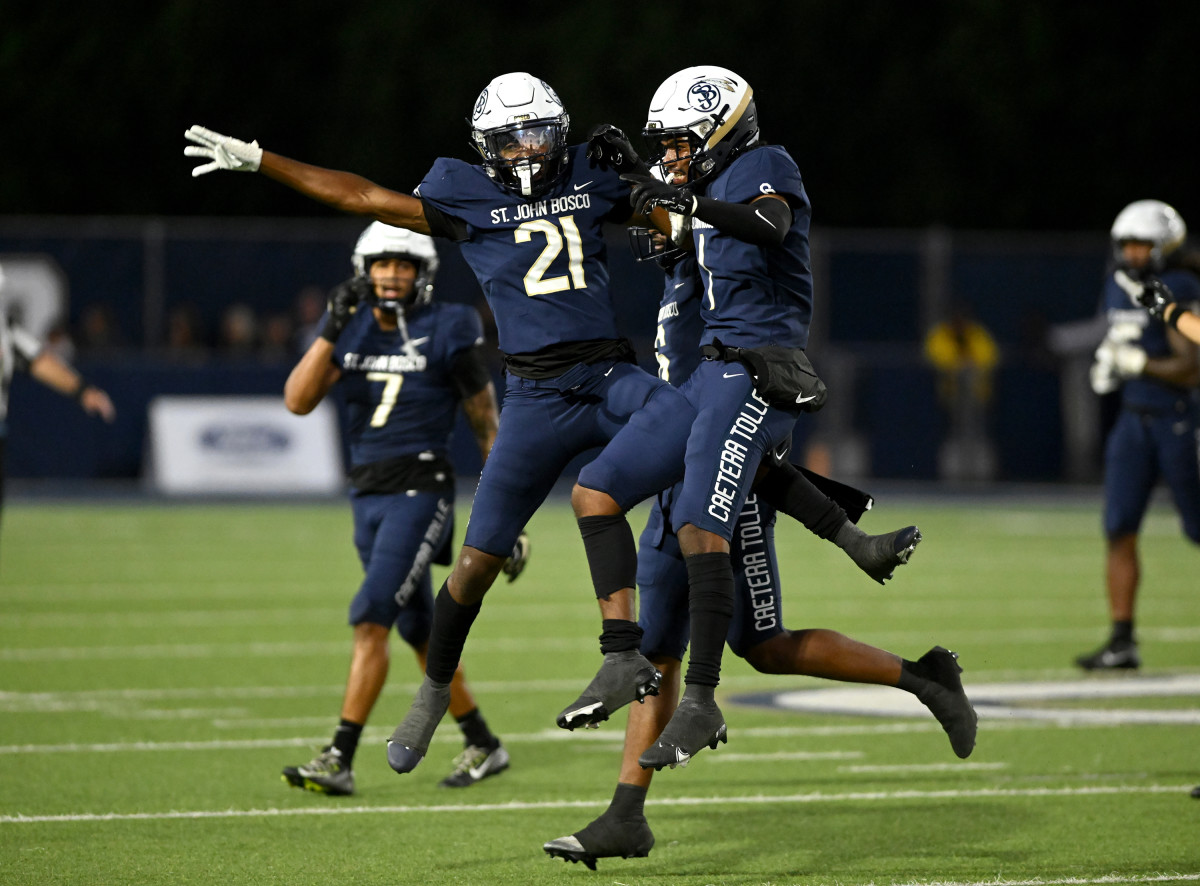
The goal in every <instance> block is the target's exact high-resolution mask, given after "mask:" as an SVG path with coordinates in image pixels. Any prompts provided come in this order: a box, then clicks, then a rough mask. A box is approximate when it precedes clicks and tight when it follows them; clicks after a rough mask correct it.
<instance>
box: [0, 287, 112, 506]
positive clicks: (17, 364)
mask: <svg viewBox="0 0 1200 886" xmlns="http://www.w3.org/2000/svg"><path fill="white" fill-rule="evenodd" d="M4 289H5V286H4V269H3V268H2V267H0V506H2V505H3V503H4V450H5V441H6V438H7V436H8V392H9V388H10V386H11V385H12V377H13V373H15V372H24V373H28V374H29V377H30V378H32V379H34V380H35V381H37V382H39V383H41V384H43V385H45V386H46V387H48V388H51V389H53V390H55V391H58V392H59V393H60V394H62V395H63V396H65V397H71V398H73V399H74V400H75V402H77V403H78V404H79V408H80V409H82V410H83V411H84V412H86V413H87V414H88V415H93V416H96V417H97V418H100V419H102V420H103V421H105V422H107V423H108V424H112V423H113V422H114V421H116V418H117V410H116V408H115V407H114V406H113V403H112V400H111V399H109V396H108V394H107V393H106V392H105V391H104V390H103V389H102V388H99V387H97V386H96V385H93V384H90V383H89V382H88V381H87V380H86V379H85V378H83V376H81V375H80V374H79V373H78V372H76V371H75V369H74V367H72V366H71V365H70V364H68V363H66V362H65V361H64V360H63V359H62V358H60V357H59V356H58V355H57V354H55V353H54V351H52V350H50V349H49V348H47V347H46V346H45V344H44V342H42V341H41V340H40V339H39V338H38V337H37V336H35V335H34V334H33V333H31V332H30V331H29V330H27V329H25V328H24V327H23V326H20V325H18V324H17V323H14V322H13V321H12V319H11V318H10V317H9V307H8V299H7V297H6V296H5V292H4Z"/></svg>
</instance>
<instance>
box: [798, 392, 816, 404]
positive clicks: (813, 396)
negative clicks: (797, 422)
mask: <svg viewBox="0 0 1200 886" xmlns="http://www.w3.org/2000/svg"><path fill="white" fill-rule="evenodd" d="M815 399H817V395H816V394H809V395H808V396H807V397H805V396H804V395H803V394H797V395H796V402H797V403H807V402H808V401H809V400H815Z"/></svg>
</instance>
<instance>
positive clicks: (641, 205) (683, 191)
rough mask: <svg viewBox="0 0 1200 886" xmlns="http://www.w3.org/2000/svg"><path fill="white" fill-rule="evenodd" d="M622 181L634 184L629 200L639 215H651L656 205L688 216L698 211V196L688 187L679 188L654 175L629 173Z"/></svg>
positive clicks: (623, 176)
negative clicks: (661, 180)
mask: <svg viewBox="0 0 1200 886" xmlns="http://www.w3.org/2000/svg"><path fill="white" fill-rule="evenodd" d="M621 181H627V182H629V183H630V184H631V185H633V190H632V191H630V192H629V202H630V203H631V204H633V211H634V212H635V213H637V214H638V215H649V214H650V210H651V209H654V208H655V207H656V206H658V207H661V208H663V209H665V210H667V212H675V213H678V214H679V215H682V216H684V217H685V218H688V217H690V216H691V215H692V213H693V212H695V211H696V197H695V195H693V194H692V192H691V191H689V190H688V189H687V188H677V187H675V186H674V185H668V184H666V183H665V182H660V181H659V180H658V179H656V178H655V177H654V176H652V175H641V174H639V173H628V174H626V175H622V176H621Z"/></svg>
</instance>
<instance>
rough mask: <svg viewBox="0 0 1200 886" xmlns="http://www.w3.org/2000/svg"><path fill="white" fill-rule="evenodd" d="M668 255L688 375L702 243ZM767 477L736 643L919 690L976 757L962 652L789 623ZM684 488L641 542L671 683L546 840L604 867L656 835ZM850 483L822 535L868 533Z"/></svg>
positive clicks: (668, 307) (567, 855)
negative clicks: (604, 789)
mask: <svg viewBox="0 0 1200 886" xmlns="http://www.w3.org/2000/svg"><path fill="white" fill-rule="evenodd" d="M673 169H674V170H675V174H676V180H677V181H679V182H680V183H682V182H683V181H686V178H685V177H681V175H682V173H683V172H685V171H686V165H685V164H683V165H681V167H673ZM651 238H652V235H651ZM659 254H660V258H659V263H660V265H662V267H663V268H664V270H666V271H667V277H666V286H665V289H664V293H663V300H662V305H661V307H660V309H659V315H658V316H659V323H658V330H657V335H656V338H655V349H656V355H657V357H658V363H659V367H660V370H659V374H660V375H661V376H662V377H663V378H667V379H669V380H671V381H672V382H673V383H675V384H682V383H683V382H684V381H685V380H686V379H687V378H688V377H689V376H690V375H691V373H692V372H693V371H694V370H695V368H696V366H697V364H698V363H699V362H700V352H699V350H698V349H697V347H696V342H697V341H698V340H699V338H700V336H701V333H702V329H703V324H702V321H701V316H700V301H701V298H702V289H701V284H700V277H699V274H698V271H697V268H696V258H695V256H694V255H693V254H691V253H688V252H684V251H682V250H679V249H667V250H665V251H664V252H661V253H659ZM816 479H817V481H818V482H826V483H827V482H829V481H825V480H824V478H816ZM768 485H769V484H768ZM761 486H762V484H761V483H760V485H758V486H756V487H755V489H754V491H753V492H751V494H750V495H749V496H748V497H747V499H746V504H745V506H744V507H743V509H742V512H741V514H740V515H739V517H738V521H737V524H736V526H735V529H734V532H733V536H732V539H731V560H732V563H733V574H734V580H735V597H734V614H733V619H732V621H731V622H730V625H729V632H728V635H727V637H726V642H727V643H728V645H729V648H730V649H732V650H733V652H734V653H735V654H736V655H738V656H740V657H742V658H744V659H746V660H747V661H748V662H750V663H751V664H752V665H753V666H754V668H755V669H756V670H758V671H760V672H762V673H768V674H800V675H805V676H815V677H823V678H826V679H833V680H843V681H849V682H859V683H875V684H880V685H887V686H897V687H899V688H901V689H904V690H906V691H908V692H911V693H913V694H915V695H916V696H917V697H918V698H919V699H920V700H921V701H922V702H923V703H924V704H925V705H926V706H927V707H928V708H929V709H930V711H931V712H932V713H933V714H934V716H935V717H937V719H938V721H939V722H940V723H941V724H942V726H943V728H944V729H945V730H946V732H947V734H948V735H949V737H950V742H951V747H952V748H953V750H954V752H955V753H956V754H957V755H958V756H959V757H967V756H969V755H970V753H971V751H972V749H973V747H974V743H975V730H976V723H977V718H976V716H975V712H974V710H973V708H972V707H971V704H970V701H969V700H968V699H967V696H966V693H965V692H964V690H963V687H962V682H961V679H960V678H959V676H958V675H959V673H960V672H961V668H960V667H959V666H958V665H957V663H956V656H955V655H954V653H952V652H949V651H948V650H946V649H944V648H942V647H940V646H939V647H934V648H933V649H931V650H929V652H927V653H926V654H925V655H923V656H922V657H921V658H920V659H919V660H918V661H915V662H913V661H907V660H902V659H901V658H900V657H899V656H897V655H893V654H892V653H890V652H886V651H884V650H882V649H878V648H875V647H872V646H868V645H867V644H864V643H860V642H858V641H856V640H853V639H852V638H850V637H847V636H845V635H843V634H840V633H838V632H836V631H832V630H826V629H806V630H796V631H791V630H788V629H787V628H785V627H784V625H783V610H782V596H781V588H780V583H779V575H778V568H777V565H776V559H775V544H774V524H775V509H774V508H773V507H772V506H771V505H770V504H769V503H767V501H766V500H765V498H766V494H765V493H764V492H763V491H762V488H761ZM679 491H680V485H678V484H677V485H676V486H675V487H673V489H671V490H668V491H666V492H664V493H662V494H660V495H659V496H658V498H657V499H656V501H655V503H654V507H653V508H652V509H651V513H650V517H649V519H648V520H647V523H646V528H645V529H644V530H643V532H642V535H641V537H640V539H639V542H638V566H637V585H638V590H639V592H640V597H641V608H640V612H639V618H638V623H639V625H640V626H641V627H642V629H643V632H644V633H643V637H642V646H641V651H642V654H644V655H645V656H646V657H647V658H648V659H649V660H650V661H651V662H652V663H653V664H654V666H655V667H657V668H658V669H659V671H660V672H661V673H662V675H663V678H662V684H661V688H660V692H659V694H658V696H656V697H654V698H648V699H646V701H645V703H644V704H643V705H641V706H631V707H630V709H629V720H628V723H627V725H626V730H625V745H624V751H623V755H622V760H621V771H620V776H619V779H618V784H617V788H616V791H615V793H614V794H613V798H612V801H611V802H610V804H609V806H608V808H607V809H606V810H605V811H604V812H603V813H602V814H601V815H600V816H599V817H597V818H596V819H595V820H593V821H592V822H591V823H589V824H588V825H587V826H586V827H584V828H583V829H582V830H580V831H577V832H575V833H574V834H570V835H568V836H565V837H559V838H558V839H555V840H551V841H550V842H548V843H546V844H545V845H544V846H543V849H544V850H545V851H546V852H547V853H548V854H549V855H551V856H554V857H559V858H564V859H566V860H568V861H572V862H576V861H581V862H583V863H584V864H585V865H587V866H588V867H589V868H592V869H593V870H594V869H595V867H596V861H597V859H600V858H611V857H621V858H637V857H642V856H645V855H647V854H648V853H649V851H650V849H651V848H652V847H653V845H654V834H653V832H652V831H651V830H650V826H649V824H648V822H647V821H646V817H645V808H644V807H645V799H646V794H647V791H648V790H649V786H650V782H651V779H652V776H653V774H654V770H653V769H644V768H642V767H641V766H639V765H638V757H639V755H640V754H641V753H642V752H643V751H645V750H646V749H647V748H649V747H650V746H651V745H652V744H653V743H654V742H655V740H656V739H657V738H658V736H659V733H660V732H661V731H662V729H663V727H664V726H665V725H666V724H667V722H668V721H669V720H670V718H671V715H672V713H673V712H674V710H675V705H676V700H677V698H678V694H679V677H680V671H681V667H682V659H683V652H684V649H685V648H686V647H687V643H688V616H687V613H688V601H687V598H688V575H687V568H686V566H685V561H684V557H683V554H682V552H681V551H680V544H679V539H678V537H677V535H676V534H675V533H674V532H673V531H672V529H671V516H670V512H671V503H672V501H673V500H674V498H675V496H677V495H678V494H679ZM835 494H837V492H835ZM841 494H842V500H843V501H844V502H846V508H845V509H843V507H841V506H840V505H839V504H838V503H837V502H836V501H833V500H827V504H826V505H825V507H824V508H818V507H816V506H813V507H810V509H809V510H810V512H812V513H813V514H814V515H815V517H816V519H815V520H813V521H811V522H809V521H805V525H806V526H807V527H808V528H809V529H810V530H811V531H813V532H814V534H817V535H818V536H820V537H823V538H827V539H829V540H831V541H834V542H835V543H838V544H839V545H840V546H842V547H846V545H845V544H844V542H843V539H844V538H845V534H846V532H845V528H844V527H845V524H847V523H849V524H850V526H851V527H852V529H853V532H855V533H859V534H861V530H859V529H857V527H855V526H854V523H855V522H856V521H857V520H858V518H859V517H860V516H861V515H862V513H863V511H864V507H863V505H864V504H865V505H867V506H869V505H870V504H871V499H870V497H869V496H864V497H863V499H861V500H860V503H859V505H858V506H857V507H855V505H854V504H853V503H851V500H850V499H849V497H848V495H847V493H846V492H842V493H841ZM847 511H849V513H847ZM839 523H840V524H841V525H839ZM887 537H888V538H890V539H892V540H893V542H894V544H893V549H894V548H895V547H897V546H899V547H900V550H901V551H903V553H904V560H905V561H907V558H908V555H909V554H911V553H912V548H913V547H914V546H915V544H916V542H917V541H919V540H920V533H919V532H918V531H917V530H916V527H911V526H910V527H907V528H906V529H905V530H900V531H898V532H897V533H891V534H889V536H887ZM848 553H850V551H848ZM852 558H853V554H852ZM856 562H858V561H857V559H856ZM860 565H861V564H860ZM868 574H870V573H868ZM873 577H874V576H873Z"/></svg>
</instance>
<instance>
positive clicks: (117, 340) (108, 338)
mask: <svg viewBox="0 0 1200 886" xmlns="http://www.w3.org/2000/svg"><path fill="white" fill-rule="evenodd" d="M75 340H76V341H77V342H78V345H79V350H80V352H81V353H83V354H87V355H88V356H96V355H103V354H109V353H112V352H113V351H116V350H119V349H121V348H123V347H124V346H125V341H124V339H123V338H122V336H121V331H120V328H119V327H118V326H117V322H116V318H115V317H114V315H113V309H112V305H110V304H108V303H107V302H96V303H93V304H90V305H88V306H87V307H86V308H84V309H83V313H82V314H81V315H80V317H79V326H78V330H77V334H76V337H75Z"/></svg>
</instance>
